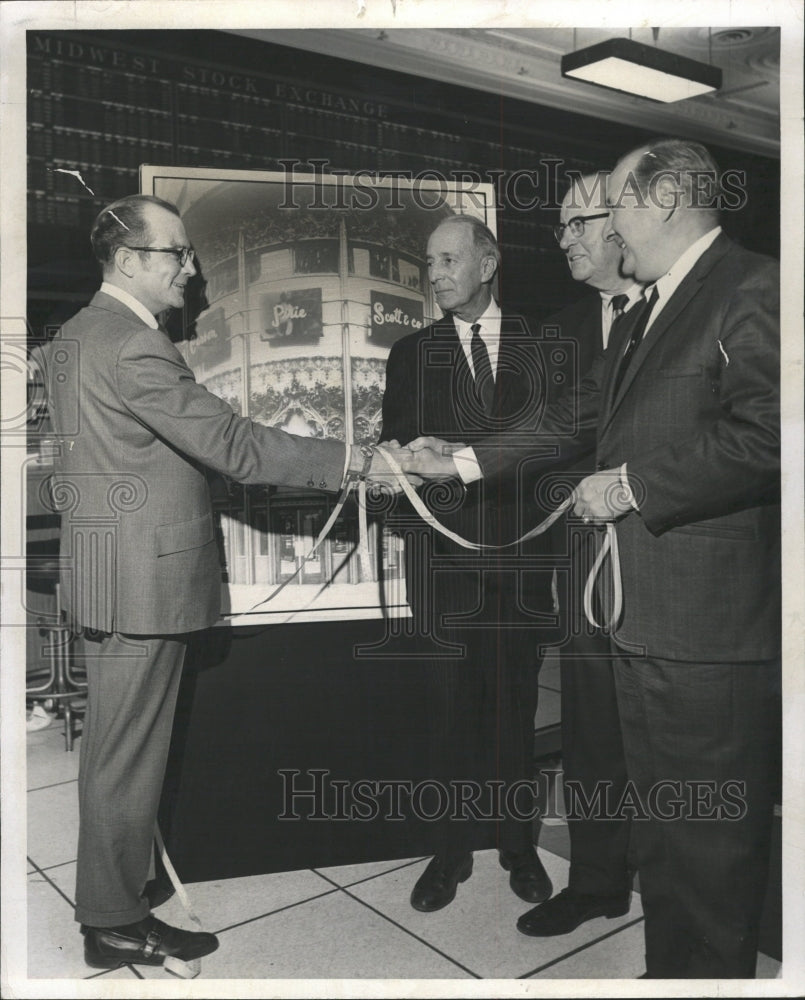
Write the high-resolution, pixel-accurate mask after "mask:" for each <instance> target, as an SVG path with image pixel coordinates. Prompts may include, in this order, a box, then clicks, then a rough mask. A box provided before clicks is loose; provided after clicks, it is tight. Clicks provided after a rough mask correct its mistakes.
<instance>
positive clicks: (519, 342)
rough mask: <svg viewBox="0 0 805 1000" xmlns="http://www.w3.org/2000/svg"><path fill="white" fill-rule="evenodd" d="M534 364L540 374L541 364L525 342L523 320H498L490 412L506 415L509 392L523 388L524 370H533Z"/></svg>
mask: <svg viewBox="0 0 805 1000" xmlns="http://www.w3.org/2000/svg"><path fill="white" fill-rule="evenodd" d="M535 365H536V366H537V367H538V370H540V372H541V371H542V365H541V364H540V362H539V358H538V357H537V356H536V345H534V348H533V351H532V348H531V345H530V344H529V342H528V331H527V328H526V326H525V323H524V322H523V320H522V319H521V318H520V317H516V316H514V317H509V316H503V317H501V324H500V348H499V350H498V367H497V373H496V377H495V396H494V401H493V413H495V414H500V415H501V416H502V415H504V414H506V413H507V412H508V410H509V408H510V405H511V402H512V393H513V392H515V391H516V390H517V391H522V389H523V388H524V387H526V386H527V381H526V380H525V379H524V369H526V368H533V367H534V366H535ZM517 408H518V409H520V408H521V407H520V406H518V407H517Z"/></svg>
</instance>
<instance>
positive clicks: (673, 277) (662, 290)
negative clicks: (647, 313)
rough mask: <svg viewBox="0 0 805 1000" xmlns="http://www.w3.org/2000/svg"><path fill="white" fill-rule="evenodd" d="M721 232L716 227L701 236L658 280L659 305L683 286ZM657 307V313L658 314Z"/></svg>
mask: <svg viewBox="0 0 805 1000" xmlns="http://www.w3.org/2000/svg"><path fill="white" fill-rule="evenodd" d="M720 232H721V226H716V227H715V228H714V229H711V230H710V231H709V232H707V233H705V234H704V236H700V237H699V239H698V240H696V242H695V243H691V245H690V246H689V247H688V248H687V250H686V251H685V252H684V253H683V254H682V255H681V256H680V257H677V259H676V260H675V261H674V263H673V264H672V265H671V266H670V267H669V268H668V270H667V271H666V273H665V274H664V275H663V276H662V277H661V278H658V279H657V281H656V282H655V283H654V285H655V287H656V289H657V297H658V305H659V304H660V303H665V302H667V301H668V299H669V298H670V297H671V296H672V295H673V294H674V292H675V291H676V290H677V288H678V287H679V286H680V285H681V284H682V282H683V280H684V279H685V278H686V277H687V275H688V274H689V273H690V272H691V270H692V269H693V265H694V264H695V263H696V261H697V260H698V259H699V258H700V257H701V256H702V254H703V253H704V252H705V250H707V249H708V248H709V247H710V246H712V244H713V243H714V242H715V241H716V238H717V237H718V235H719V234H720ZM650 289H651V286H648V287H647V288H646V298H648V295H649V292H650ZM656 311H657V310H656V307H655V312H656Z"/></svg>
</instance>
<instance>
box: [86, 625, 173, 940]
mask: <svg viewBox="0 0 805 1000" xmlns="http://www.w3.org/2000/svg"><path fill="white" fill-rule="evenodd" d="M186 641H187V637H186V636H123V635H119V634H117V633H112V634H110V635H106V636H104V637H103V638H102V640H101V642H99V643H98V642H87V644H86V651H87V684H88V692H87V711H86V715H85V718H84V732H83V736H82V739H81V757H80V762H79V771H78V801H79V830H78V865H77V873H76V909H75V919H76V920H77V921H79V922H80V923H82V924H87V925H89V926H90V927H115V926H119V925H122V924H129V923H134V922H135V921H137V920H141V919H142V918H143V917H145V916H147V915H148V912H149V906H148V902H147V900H146V899H144V898H143V895H142V892H143V888H144V886H145V883H146V881H147V879H148V877H149V868H150V865H151V852H152V849H153V843H154V828H155V825H156V817H157V808H158V806H159V799H160V794H161V792H162V782H163V779H164V776H165V764H166V761H167V757H168V749H169V747H170V739H171V730H172V727H173V715H174V709H175V707H176V696H177V694H178V690H179V680H180V678H181V674H182V664H183V663H184V656H185V648H186Z"/></svg>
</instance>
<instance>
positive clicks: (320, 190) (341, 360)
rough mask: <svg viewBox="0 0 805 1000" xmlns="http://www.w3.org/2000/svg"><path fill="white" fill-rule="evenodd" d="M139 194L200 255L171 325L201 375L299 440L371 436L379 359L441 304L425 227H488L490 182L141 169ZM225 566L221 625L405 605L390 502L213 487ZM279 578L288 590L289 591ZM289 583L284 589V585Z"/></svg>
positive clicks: (344, 615)
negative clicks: (171, 219) (161, 207)
mask: <svg viewBox="0 0 805 1000" xmlns="http://www.w3.org/2000/svg"><path fill="white" fill-rule="evenodd" d="M141 189H142V191H143V192H144V193H146V194H154V195H157V196H158V197H160V198H164V199H166V200H167V201H171V202H173V203H174V204H175V205H176V206H177V207H178V209H179V211H180V212H181V214H182V218H183V220H184V223H185V227H186V229H187V233H188V237H189V239H190V242H191V243H192V245H193V247H194V248H195V251H196V264H197V268H198V272H199V273H198V275H197V277H196V278H195V279H194V287H193V288H192V290H191V291H190V293H189V294H188V296H187V303H186V306H185V310H184V314H183V315H181V316H174V317H172V318H170V319H169V320H168V325H169V329H170V330H171V333H172V335H173V336H174V338H175V340H176V342H177V346H178V347H179V349H180V350H181V352H182V354H183V355H184V357H185V359H186V361H187V363H188V365H189V366H190V367H191V368H192V370H193V372H194V374H195V376H196V379H197V380H198V382H199V383H200V384H202V385H204V386H206V387H207V388H208V389H209V390H210V391H211V392H213V393H215V394H216V395H218V396H220V397H222V398H223V399H225V400H226V401H227V402H228V403H229V404H230V405H231V406H232V407H233V409H234V410H235V411H236V412H238V413H239V414H240V415H241V416H248V417H250V418H251V419H252V420H255V421H258V422H260V423H264V424H268V425H270V426H273V427H280V428H282V429H283V430H286V431H289V432H291V433H293V434H300V435H304V436H310V437H330V438H337V439H338V440H341V441H344V442H346V443H347V444H371V443H373V442H375V441H376V440H377V438H378V435H379V433H380V429H381V408H382V399H383V389H384V379H385V364H386V358H387V356H388V352H389V349H390V348H391V346H392V344H393V343H394V342H395V341H396V340H397V339H399V338H400V337H403V336H405V335H406V334H407V333H410V332H412V331H414V330H417V329H419V328H421V327H423V326H426V325H427V324H429V323H431V322H432V321H433V320H434V319H435V318H437V317H438V316H440V315H441V311H440V309H439V307H438V305H437V304H436V302H435V299H434V296H433V293H432V290H431V287H430V283H429V282H428V276H427V264H426V260H425V254H426V245H427V241H428V236H429V235H430V233H431V232H432V231H433V229H434V228H435V227H436V226H437V225H438V223H439V222H440V221H441V220H442V219H443V218H445V217H446V216H448V215H451V214H455V213H463V214H473V215H476V216H477V217H479V218H481V219H482V220H483V221H484V222H485V223H486V224H487V225H488V226H489V227H490V228H491V229H492V230H493V231H495V201H494V197H495V195H494V188H493V186H492V184H478V183H477V182H475V183H474V184H473V185H472V186H469V185H467V186H462V185H461V184H460V183H457V182H448V181H445V180H444V179H433V180H431V179H423V178H421V177H419V178H416V179H414V180H412V181H407V180H403V179H400V178H399V177H387V178H382V177H378V176H377V175H374V174H369V173H365V174H356V175H352V176H345V175H342V174H337V175H330V174H324V173H316V174H299V173H295V172H294V171H293V169H292V164H291V163H290V162H289V165H288V170H287V171H286V172H262V171H240V170H221V169H204V168H198V167H195V168H181V167H160V166H147V167H143V168H142V169H141ZM211 486H212V491H213V498H214V505H215V508H216V511H217V514H218V519H219V524H220V543H221V549H222V557H223V562H224V565H225V568H224V573H223V579H222V586H223V591H224V593H223V601H222V606H223V608H224V617H223V618H222V623H228V624H232V623H234V624H238V623H240V624H244V623H261V622H280V621H281V622H286V621H292V622H302V621H310V620H319V621H321V620H329V619H339V620H343V619H349V618H370V617H380V616H382V615H385V616H389V617H397V616H401V615H407V614H409V610H408V605H407V603H406V598H405V579H404V566H403V552H402V547H401V546H402V542H401V541H400V539H399V538H398V537H396V536H394V535H392V534H388V533H386V532H385V531H384V530H383V525H382V517H381V516H380V513H381V507H382V505H378V506H377V507H376V508H374V509H373V507H372V505H371V504H369V505H367V506H368V508H369V509H368V512H367V513H368V516H367V517H366V518H362V517H361V516H360V511H359V508H358V504H357V502H356V500H355V498H354V496H353V497H352V498H350V500H349V501H348V503H347V504H346V505H345V507H344V510H343V512H342V514H341V516H340V517H339V518H338V520H337V521H336V523H335V525H334V526H333V528H332V530H331V531H330V533H329V535H328V537H327V538H326V540H324V541H323V542H322V544H321V545H320V546H319V547H318V549H317V550H316V552H315V554H314V555H313V556H312V557H309V556H308V554H309V553H310V551H311V549H312V548H313V545H314V541H315V539H316V538H317V536H318V535H319V532H320V531H321V529H322V526H323V525H324V524H325V522H326V521H327V519H328V517H329V516H330V513H331V511H332V509H333V506H334V504H335V503H336V500H337V498H336V497H335V496H333V495H332V494H328V493H324V492H322V491H320V490H318V489H317V488H316V487H317V484H315V483H311V484H310V486H311V488H310V489H308V490H302V491H299V490H289V489H284V488H275V487H243V486H241V485H239V484H237V483H233V482H228V481H224V480H222V479H216V480H215V481H214V482H212V484H211ZM283 585H284V586H283ZM280 588H281V589H280Z"/></svg>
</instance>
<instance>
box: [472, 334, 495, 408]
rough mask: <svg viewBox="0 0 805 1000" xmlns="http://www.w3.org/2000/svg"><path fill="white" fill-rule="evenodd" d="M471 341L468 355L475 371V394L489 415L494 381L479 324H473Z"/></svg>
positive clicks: (493, 393)
mask: <svg viewBox="0 0 805 1000" xmlns="http://www.w3.org/2000/svg"><path fill="white" fill-rule="evenodd" d="M470 329H471V330H472V340H471V341H470V354H471V355H472V367H473V368H474V369H475V393H476V395H477V397H478V400H479V401H480V403H481V406H482V407H483V409H484V410H485V411H486V412H487V413H489V412H490V411H491V409H492V399H493V398H494V395H495V380H494V378H493V377H492V363H491V361H490V360H489V351H488V350H487V349H486V344H485V343H484V342H483V339H482V338H481V333H480V330H481V324H480V323H473V324H472V326H471V327H470Z"/></svg>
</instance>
